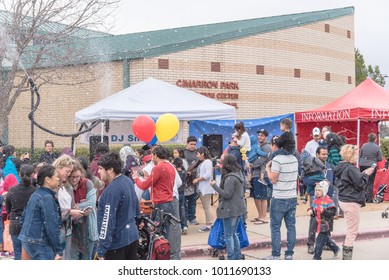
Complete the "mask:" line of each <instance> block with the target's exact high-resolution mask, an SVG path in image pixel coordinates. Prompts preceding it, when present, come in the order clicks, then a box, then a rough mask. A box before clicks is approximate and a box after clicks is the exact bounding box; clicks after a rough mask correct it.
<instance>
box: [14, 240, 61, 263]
mask: <svg viewBox="0 0 389 280" xmlns="http://www.w3.org/2000/svg"><path fill="white" fill-rule="evenodd" d="M22 246H23V248H24V250H26V252H27V254H28V255H29V256H30V258H31V260H54V257H55V253H54V250H53V248H51V247H49V246H43V245H37V244H31V243H27V242H24V241H22Z"/></svg>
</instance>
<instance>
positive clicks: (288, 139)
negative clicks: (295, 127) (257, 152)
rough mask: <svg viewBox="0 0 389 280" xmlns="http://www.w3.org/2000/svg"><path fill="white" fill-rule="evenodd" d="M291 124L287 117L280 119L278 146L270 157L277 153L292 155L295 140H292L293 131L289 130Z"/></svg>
mask: <svg viewBox="0 0 389 280" xmlns="http://www.w3.org/2000/svg"><path fill="white" fill-rule="evenodd" d="M292 124H293V123H292V120H291V119H289V118H285V119H282V120H281V122H280V129H281V131H282V132H283V133H282V134H281V136H280V137H279V138H278V139H277V146H278V147H279V149H278V150H277V151H275V152H273V154H272V156H271V159H273V158H275V157H276V156H278V155H290V154H293V155H294V151H295V149H296V142H295V140H294V136H293V133H292V132H290V130H291V128H292ZM297 160H299V159H297Z"/></svg>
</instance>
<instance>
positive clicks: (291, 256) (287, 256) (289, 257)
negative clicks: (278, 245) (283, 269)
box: [284, 255, 293, 261]
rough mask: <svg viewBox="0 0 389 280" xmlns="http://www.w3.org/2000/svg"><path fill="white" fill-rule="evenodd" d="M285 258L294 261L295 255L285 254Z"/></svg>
mask: <svg viewBox="0 0 389 280" xmlns="http://www.w3.org/2000/svg"><path fill="white" fill-rule="evenodd" d="M284 259H285V260H287V261H292V260H293V255H285V257H284Z"/></svg>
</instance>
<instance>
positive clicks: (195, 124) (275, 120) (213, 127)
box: [189, 114, 294, 149]
mask: <svg viewBox="0 0 389 280" xmlns="http://www.w3.org/2000/svg"><path fill="white" fill-rule="evenodd" d="M284 118H290V119H291V120H292V122H293V123H294V114H286V115H280V116H274V117H268V118H261V119H248V120H237V122H240V121H242V122H243V123H244V125H245V127H246V129H247V133H248V134H249V135H257V131H258V130H260V129H262V128H264V129H266V130H267V131H268V132H269V137H268V139H269V141H270V139H271V137H273V135H281V134H282V132H281V130H280V121H281V120H282V119H284ZM234 125H235V121H233V120H215V121H190V122H189V135H193V136H195V137H196V138H197V147H200V146H203V145H204V144H203V143H204V140H203V137H204V135H207V134H219V135H220V134H221V135H222V136H223V143H222V144H223V149H225V148H226V147H227V146H228V142H229V141H230V140H231V139H232V137H231V136H232V134H233V133H234V132H235V130H234ZM291 131H292V133H293V134H294V127H292V130H291Z"/></svg>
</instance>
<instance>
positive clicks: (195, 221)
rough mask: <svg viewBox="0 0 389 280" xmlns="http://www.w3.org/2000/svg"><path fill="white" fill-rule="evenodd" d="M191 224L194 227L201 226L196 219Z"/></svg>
mask: <svg viewBox="0 0 389 280" xmlns="http://www.w3.org/2000/svg"><path fill="white" fill-rule="evenodd" d="M189 223H190V224H192V225H195V226H197V225H199V222H198V221H197V220H196V219H193V220H192V221H189Z"/></svg>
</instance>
